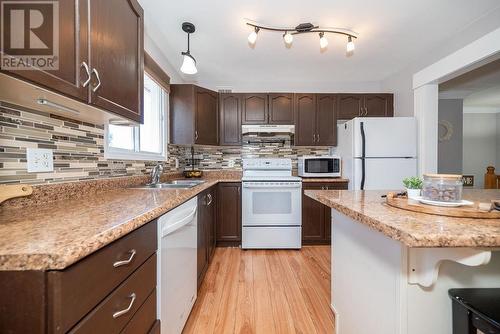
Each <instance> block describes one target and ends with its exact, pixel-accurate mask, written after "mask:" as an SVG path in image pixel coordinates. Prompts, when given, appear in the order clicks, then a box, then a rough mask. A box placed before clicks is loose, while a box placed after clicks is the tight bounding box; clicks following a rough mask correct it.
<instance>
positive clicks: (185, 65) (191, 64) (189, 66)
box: [181, 22, 198, 74]
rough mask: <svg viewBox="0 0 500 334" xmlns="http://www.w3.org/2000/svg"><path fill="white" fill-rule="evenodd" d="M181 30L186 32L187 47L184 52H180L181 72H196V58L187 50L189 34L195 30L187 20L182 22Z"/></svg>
mask: <svg viewBox="0 0 500 334" xmlns="http://www.w3.org/2000/svg"><path fill="white" fill-rule="evenodd" d="M182 30H183V31H184V32H186V33H187V34H188V48H187V51H186V52H181V54H182V56H183V58H184V59H183V61H182V66H181V72H182V73H185V74H196V73H197V72H198V69H197V68H196V59H194V57H193V56H192V55H191V52H190V50H189V35H190V34H192V33H194V32H195V30H196V29H195V27H194V24H192V23H189V22H184V23H183V24H182Z"/></svg>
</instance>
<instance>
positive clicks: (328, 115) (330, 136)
mask: <svg viewBox="0 0 500 334" xmlns="http://www.w3.org/2000/svg"><path fill="white" fill-rule="evenodd" d="M316 104H317V106H316V145H324V146H336V145H337V116H336V97H335V95H333V94H318V95H317V97H316Z"/></svg>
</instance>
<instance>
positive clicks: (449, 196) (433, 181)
mask: <svg viewBox="0 0 500 334" xmlns="http://www.w3.org/2000/svg"><path fill="white" fill-rule="evenodd" d="M462 188H463V182H462V175H456V174H424V185H423V187H422V197H423V198H424V199H427V200H431V201H437V202H460V201H461V200H462Z"/></svg>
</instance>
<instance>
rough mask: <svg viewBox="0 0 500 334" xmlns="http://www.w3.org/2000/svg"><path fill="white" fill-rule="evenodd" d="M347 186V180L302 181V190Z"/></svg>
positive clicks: (331, 188)
mask: <svg viewBox="0 0 500 334" xmlns="http://www.w3.org/2000/svg"><path fill="white" fill-rule="evenodd" d="M347 188H348V183H347V182H321V183H319V182H302V189H304V190H345V189H347Z"/></svg>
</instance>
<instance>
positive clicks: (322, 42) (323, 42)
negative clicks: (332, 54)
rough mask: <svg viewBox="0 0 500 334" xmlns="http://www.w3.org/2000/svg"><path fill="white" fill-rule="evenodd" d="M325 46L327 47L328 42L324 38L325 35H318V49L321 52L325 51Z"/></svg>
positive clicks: (322, 33)
mask: <svg viewBox="0 0 500 334" xmlns="http://www.w3.org/2000/svg"><path fill="white" fill-rule="evenodd" d="M327 46H328V40H327V39H326V37H325V33H324V32H320V33H319V47H320V49H321V50H324V49H326V47H327Z"/></svg>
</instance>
